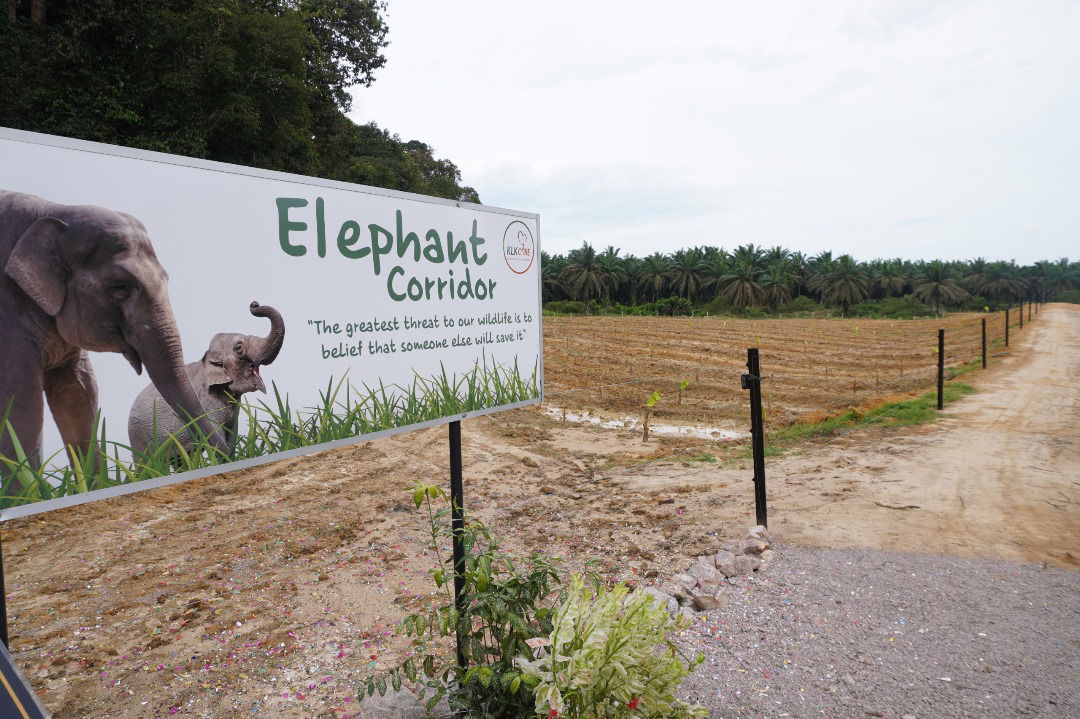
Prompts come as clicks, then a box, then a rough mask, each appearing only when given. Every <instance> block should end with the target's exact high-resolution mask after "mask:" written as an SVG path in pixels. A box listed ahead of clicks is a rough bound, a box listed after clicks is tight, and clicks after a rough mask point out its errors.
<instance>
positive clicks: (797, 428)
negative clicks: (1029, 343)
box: [765, 363, 981, 456]
mask: <svg viewBox="0 0 1080 719" xmlns="http://www.w3.org/2000/svg"><path fill="white" fill-rule="evenodd" d="M974 364H979V366H981V363H969V364H968V365H965V366H964V367H965V368H967V367H970V369H974V368H975V367H973V366H971V365H974ZM959 370H960V371H957V373H956V374H962V373H963V372H966V371H970V370H969V369H964V368H959ZM974 391H975V388H974V387H972V386H971V385H968V384H964V383H963V382H951V383H949V384H947V385H945V397H944V404H946V405H948V404H951V403H952V402H955V401H957V400H958V399H960V398H962V397H964V396H966V395H969V394H971V393H972V392H974ZM938 417H940V415H939V414H938V410H937V390H934V391H932V392H927V393H926V394H923V395H920V396H919V397H915V398H913V399H908V400H903V401H900V402H890V403H888V404H883V405H881V406H879V407H875V408H874V409H872V410H870V411H868V412H860V411H858V410H855V409H849V410H848V411H846V412H844V413H843V414H839V415H836V416H835V417H829V418H827V419H825V420H822V421H821V422H796V423H795V424H793V425H790V426H788V427H781V428H779V429H775V430H772V431H771V432H768V433H767V434H766V440H767V445H766V448H765V454H766V456H769V450H770V449H775V450H776V451H777V452H779V451H781V450H782V448H783V447H785V446H787V445H790V444H794V443H797V442H799V441H803V440H807V439H813V438H815V437H826V436H828V435H831V434H835V433H836V432H837V431H839V430H841V429H853V428H857V427H872V426H874V427H906V426H909V425H913V424H923V423H924V422H931V421H934V420H936V419H937V418H938Z"/></svg>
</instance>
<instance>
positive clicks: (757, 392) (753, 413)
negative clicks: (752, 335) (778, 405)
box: [742, 347, 769, 527]
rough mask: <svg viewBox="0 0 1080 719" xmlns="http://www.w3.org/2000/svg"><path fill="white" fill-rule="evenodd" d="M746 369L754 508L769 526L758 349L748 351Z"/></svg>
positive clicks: (761, 523)
mask: <svg viewBox="0 0 1080 719" xmlns="http://www.w3.org/2000/svg"><path fill="white" fill-rule="evenodd" d="M746 369H747V370H748V371H749V374H744V375H743V376H742V388H743V389H748V390H750V438H751V446H752V448H753V451H754V507H755V509H756V510H757V523H758V524H760V525H761V526H763V527H768V526H769V514H768V509H767V507H766V504H765V502H766V499H765V424H764V422H763V421H762V415H761V362H760V359H759V357H758V350H757V348H756V347H751V348H749V349H747V350H746Z"/></svg>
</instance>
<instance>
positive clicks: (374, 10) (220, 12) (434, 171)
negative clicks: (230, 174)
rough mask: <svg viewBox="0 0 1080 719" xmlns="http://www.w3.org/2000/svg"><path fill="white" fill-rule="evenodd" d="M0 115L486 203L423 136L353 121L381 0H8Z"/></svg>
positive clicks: (376, 43) (6, 120)
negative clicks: (406, 137) (354, 97)
mask: <svg viewBox="0 0 1080 719" xmlns="http://www.w3.org/2000/svg"><path fill="white" fill-rule="evenodd" d="M0 7H3V8H4V10H2V11H0V98H3V100H2V101H0V126H4V127H12V128H17V129H21V130H32V131H35V132H46V133H50V134H54V135H63V136H66V137H75V138H80V139H84V140H95V141H98V142H108V143H112V144H116V145H125V146H128V147H137V148H143V149H147V150H158V151H161V152H170V153H175V154H178V155H186V156H189V157H200V158H207V159H211V160H218V161H221V162H232V163H237V164H241V165H249V166H252V167H261V168H265V169H270V170H281V171H285V172H296V173H300V174H304V175H312V176H316V177H325V178H329V179H334V180H343V181H346V182H358V183H362V184H366V185H375V186H377V187H386V188H391V189H395V190H405V191H409V192H418V193H422V194H426V195H434V196H437V197H445V198H450V199H458V200H466V201H470V202H479V197H478V196H477V193H476V191H475V190H474V189H473V188H471V187H467V186H464V185H462V184H461V173H460V171H459V170H458V168H457V166H456V165H454V163H453V162H450V161H449V160H445V159H438V158H436V157H435V156H434V155H433V154H432V150H431V148H430V147H429V146H428V145H426V144H425V143H423V142H420V141H417V140H412V141H409V142H404V141H402V140H401V139H400V138H398V137H397V136H396V135H393V134H391V133H390V132H389V131H387V130H385V129H382V128H379V127H378V126H376V125H374V124H368V125H357V124H356V123H354V122H352V121H351V120H349V119H348V118H347V117H346V116H345V113H346V112H347V111H348V110H349V109H350V103H351V97H350V95H349V92H348V90H349V88H350V87H354V86H361V87H363V86H369V85H370V84H371V83H372V82H373V81H374V79H375V72H376V71H377V70H378V69H379V68H381V67H383V65H385V63H386V58H385V56H384V55H383V49H384V48H385V47H386V46H387V44H388V40H387V32H388V28H387V24H386V22H385V19H384V17H383V16H384V14H385V5H384V4H383V3H381V2H376V1H375V0H155V1H154V2H128V1H127V0H4V2H3V4H2V5H0Z"/></svg>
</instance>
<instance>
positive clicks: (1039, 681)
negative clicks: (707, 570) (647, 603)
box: [680, 547, 1080, 719]
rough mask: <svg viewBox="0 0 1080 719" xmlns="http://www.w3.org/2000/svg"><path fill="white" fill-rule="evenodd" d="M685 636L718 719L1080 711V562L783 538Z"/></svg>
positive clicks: (689, 692) (687, 687) (689, 694)
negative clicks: (766, 561) (1069, 567)
mask: <svg viewBox="0 0 1080 719" xmlns="http://www.w3.org/2000/svg"><path fill="white" fill-rule="evenodd" d="M771 565H772V566H770V567H769V569H768V571H767V572H766V573H764V574H759V575H756V576H754V577H742V578H740V579H738V583H737V584H736V585H735V586H732V587H730V589H729V592H728V605H727V607H725V608H723V609H718V610H715V611H712V612H708V613H706V614H701V615H699V618H698V620H697V621H696V622H695V623H694V626H693V627H692V628H691V629H690V630H688V631H686V632H685V633H684V634H683V635H682V637H681V639H680V641H681V643H683V645H684V646H685V648H687V649H688V650H691V651H695V652H697V651H700V652H704V653H705V655H706V657H707V660H706V662H705V663H704V664H702V665H701V666H699V667H698V668H697V670H696V671H695V672H694V673H693V674H692V675H691V676H690V677H688V678H687V680H686V681H685V682H684V683H683V687H682V691H681V692H680V693H681V694H682V695H684V696H685V698H687V699H689V700H692V701H695V702H698V703H700V704H704V705H705V706H707V707H709V708H710V709H711V710H712V716H713V717H714V719H720V718H726V719H732V718H734V717H793V718H794V717H821V716H824V717H894V718H895V719H901V718H902V717H903V718H905V719H911V717H915V718H917V719H933V718H936V717H948V718H953V717H980V718H982V717H1003V718H1004V717H1039V718H1040V719H1049V718H1050V717H1080V573H1077V572H1070V571H1066V570H1059V569H1052V568H1051V569H1042V568H1041V567H1039V566H1038V565H1022V564H1014V563H1011V562H1005V561H999V560H988V559H959V558H954V557H941V556H931V555H919V554H906V553H905V554H900V553H887V552H880V551H874V550H859V549H854V550H853V549H844V550H833V549H806V548H796V547H781V548H780V549H778V550H777V556H776V558H775V559H774V561H773V562H771Z"/></svg>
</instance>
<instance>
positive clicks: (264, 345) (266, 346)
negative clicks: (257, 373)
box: [248, 302, 285, 366]
mask: <svg viewBox="0 0 1080 719" xmlns="http://www.w3.org/2000/svg"><path fill="white" fill-rule="evenodd" d="M250 309H251V314H253V315H255V316H256V317H267V318H269V319H270V334H268V335H267V336H266V337H264V338H261V339H259V340H258V341H256V342H254V343H252V346H251V347H250V349H249V350H248V356H249V357H250V358H251V361H252V362H253V363H255V365H256V366H258V365H263V364H270V363H271V362H273V361H274V360H276V359H277V356H278V352H280V351H281V344H282V342H284V341H285V321H284V320H282V319H281V313H280V312H278V311H277V310H275V309H274V308H273V307H270V306H269V305H260V304H259V303H258V302H252V303H251V307H250Z"/></svg>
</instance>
